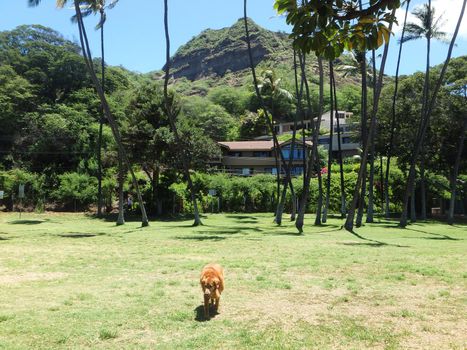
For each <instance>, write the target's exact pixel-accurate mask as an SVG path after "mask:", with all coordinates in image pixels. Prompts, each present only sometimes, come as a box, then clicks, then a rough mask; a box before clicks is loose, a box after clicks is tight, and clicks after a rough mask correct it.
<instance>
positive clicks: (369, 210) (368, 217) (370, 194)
mask: <svg viewBox="0 0 467 350" xmlns="http://www.w3.org/2000/svg"><path fill="white" fill-rule="evenodd" d="M371 54H372V58H373V59H372V66H373V77H375V78H374V79H376V53H375V50H372V52H371ZM374 79H373V81H374ZM375 89H376V87H375V86H373V104H374V103H375V98H376V94H375V93H376V91H375ZM376 123H377V121H376ZM376 128H377V126H375V130H374V132H373V135H372V137H371V139H370V143H371V146H370V147H371V151H370V176H369V179H368V208H367V212H366V222H367V223H372V222H373V221H374V217H373V215H374V200H375V199H374V198H375V197H374V188H375V186H374V185H375V134H376Z"/></svg>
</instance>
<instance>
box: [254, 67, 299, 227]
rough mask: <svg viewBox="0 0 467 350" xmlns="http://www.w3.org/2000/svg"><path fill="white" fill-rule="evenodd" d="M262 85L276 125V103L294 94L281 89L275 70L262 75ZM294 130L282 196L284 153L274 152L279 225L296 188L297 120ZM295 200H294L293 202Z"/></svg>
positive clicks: (274, 131)
mask: <svg viewBox="0 0 467 350" xmlns="http://www.w3.org/2000/svg"><path fill="white" fill-rule="evenodd" d="M261 78H262V80H261V84H259V85H258V88H259V91H260V93H261V95H263V96H264V97H265V98H264V99H263V101H265V102H266V104H267V105H268V106H267V107H269V108H270V114H271V121H272V124H274V123H275V119H274V116H275V112H276V111H275V103H276V102H277V101H278V100H280V99H285V100H287V101H292V99H293V96H292V94H291V93H290V92H289V91H287V90H286V89H283V88H281V87H280V85H281V78H278V77H277V75H276V73H275V71H274V70H270V69H268V70H265V71H263V72H262V73H261ZM294 122H295V124H294V130H293V135H292V146H291V147H292V152H291V156H290V159H289V162H288V163H286V166H285V167H284V170H285V173H286V176H285V179H284V187H283V190H282V195H281V192H280V180H281V179H280V176H281V172H280V171H279V166H278V165H279V153H282V151H281V149H280V147H279V148H277V152H274V157H275V161H276V169H277V209H276V216H275V219H274V221H275V223H276V224H278V225H281V224H282V214H283V211H284V205H285V199H286V195H287V188H288V187H289V186H290V190H291V192H292V193H293V194H294V193H295V191H294V188H293V185H292V179H291V176H290V169H291V165H292V160H293V148H294V147H295V135H296V130H297V118H295V119H294ZM271 132H272V134H273V138H277V132H276V129H275V128H273V129H272V130H271ZM294 200H295V199H294V198H292V201H294Z"/></svg>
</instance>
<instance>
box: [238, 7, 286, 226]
mask: <svg viewBox="0 0 467 350" xmlns="http://www.w3.org/2000/svg"><path fill="white" fill-rule="evenodd" d="M243 22H244V26H245V40H246V44H247V47H248V58H249V61H250V69H251V73H252V76H253V85H254V88H255V93H256V97H257V98H258V100H259V102H260V106H261V108H262V109H263V112H264V117H265V119H266V122H267V125H268V127H269V131H270V132H271V134H272V141H273V147H274V149H275V150H276V152H278V153H279V158H280V164H281V165H282V167H283V168H284V169H285V177H286V179H285V184H287V183H289V181H290V182H291V180H290V169H289V167H288V164H287V161H286V159H285V157H284V153H283V152H282V149H281V147H280V143H279V140H278V139H277V135H276V133H275V131H274V124H273V121H272V118H271V117H270V116H269V112H268V110H267V108H266V104H265V101H264V99H263V97H262V94H261V91H260V85H259V84H258V79H257V76H256V69H255V64H254V62H253V54H252V52H251V40H250V31H249V29H248V16H247V0H244V3H243ZM277 171H279V169H277ZM286 188H287V186H286ZM277 214H278V211H276V216H275V221H276V223H277V224H278V225H280V224H281V217H282V213H280V216H278V215H277ZM278 219H280V220H278Z"/></svg>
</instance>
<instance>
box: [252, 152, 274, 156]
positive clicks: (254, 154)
mask: <svg viewBox="0 0 467 350" xmlns="http://www.w3.org/2000/svg"><path fill="white" fill-rule="evenodd" d="M270 156H271V152H268V151H255V152H253V157H270Z"/></svg>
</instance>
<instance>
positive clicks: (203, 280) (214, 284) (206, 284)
mask: <svg viewBox="0 0 467 350" xmlns="http://www.w3.org/2000/svg"><path fill="white" fill-rule="evenodd" d="M199 282H200V284H201V289H202V290H203V294H204V317H205V318H206V319H207V318H209V303H210V302H211V304H212V305H214V310H215V311H216V313H217V310H218V309H219V299H220V297H221V293H222V291H223V290H224V269H223V268H222V266H220V265H219V264H207V265H206V266H205V267H203V271H201V277H200V280H199Z"/></svg>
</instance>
